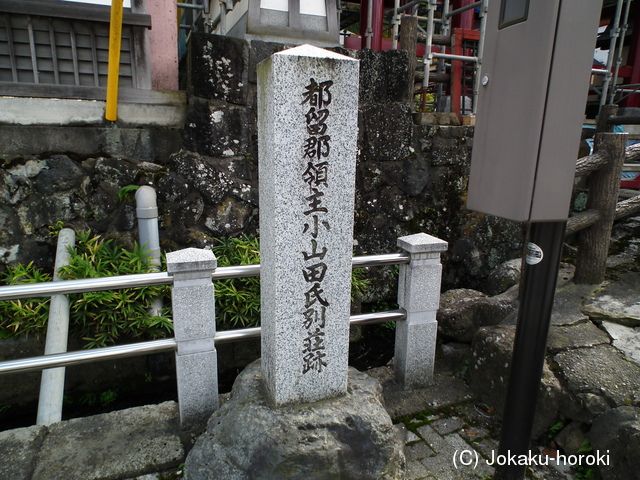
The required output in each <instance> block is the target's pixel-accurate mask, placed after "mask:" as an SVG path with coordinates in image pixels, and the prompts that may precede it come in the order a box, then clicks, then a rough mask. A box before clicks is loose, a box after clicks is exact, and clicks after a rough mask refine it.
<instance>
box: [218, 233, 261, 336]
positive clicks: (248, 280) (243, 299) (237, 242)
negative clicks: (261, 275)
mask: <svg viewBox="0 0 640 480" xmlns="http://www.w3.org/2000/svg"><path fill="white" fill-rule="evenodd" d="M216 241H217V242H218V245H216V246H214V247H213V253H215V255H216V258H217V260H218V266H219V267H229V266H234V265H256V264H258V263H260V244H259V241H258V239H257V238H256V237H252V236H249V235H243V236H241V237H239V238H226V239H216ZM215 291H216V326H217V328H218V329H220V330H229V329H232V328H242V327H255V326H257V325H259V324H260V280H259V279H258V278H255V277H245V278H232V279H228V280H220V281H217V282H215Z"/></svg>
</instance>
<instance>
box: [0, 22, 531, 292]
mask: <svg viewBox="0 0 640 480" xmlns="http://www.w3.org/2000/svg"><path fill="white" fill-rule="evenodd" d="M283 48H285V46H284V45H280V44H273V43H265V42H259V41H254V42H252V43H248V42H246V41H243V40H238V39H232V38H227V37H218V36H215V35H204V34H200V35H194V37H193V39H192V42H191V55H190V61H189V69H188V77H189V82H188V83H189V85H188V98H189V105H188V112H187V120H186V123H185V126H184V135H183V146H184V148H183V149H182V150H180V151H179V152H176V153H174V154H173V155H171V156H170V157H169V158H158V159H155V160H154V162H156V163H151V162H148V161H143V160H148V159H147V158H137V157H136V156H135V154H132V155H131V157H129V158H123V157H104V156H100V153H99V152H101V151H102V150H101V148H100V145H98V141H96V148H95V152H96V154H95V155H93V156H91V155H86V145H84V146H83V152H82V153H81V154H78V153H77V152H55V153H53V154H39V155H37V156H29V155H24V156H15V155H11V156H6V155H5V158H3V160H4V162H3V165H2V169H1V170H0V198H2V205H1V206H0V268H1V267H2V265H7V264H11V263H15V262H23V263H26V262H29V261H31V260H33V261H35V262H36V264H38V265H41V266H45V267H51V265H52V263H53V252H54V245H53V242H54V239H53V238H51V237H50V235H49V230H48V228H47V227H48V226H50V225H53V224H54V223H55V222H57V221H63V222H65V224H66V225H68V226H70V227H72V228H75V229H87V228H91V229H92V230H93V231H94V232H95V233H98V234H103V235H105V236H107V237H118V238H119V239H121V240H123V241H125V242H132V241H133V240H135V239H136V238H137V231H136V220H135V205H134V203H133V198H132V196H131V197H130V198H128V199H124V200H121V199H119V195H118V194H119V192H120V191H121V189H122V187H125V186H127V185H145V184H148V185H152V186H153V187H155V188H156V190H157V192H158V203H159V211H160V228H161V245H162V248H163V250H164V251H171V250H176V249H180V248H184V247H189V246H191V247H206V246H209V245H211V244H212V243H213V242H214V238H219V237H224V236H229V235H239V234H242V233H257V231H258V220H257V218H258V217H257V213H258V195H257V178H258V168H257V131H256V112H255V108H254V106H255V103H256V99H255V97H256V93H255V92H256V81H257V79H256V73H255V69H256V65H257V63H259V62H260V61H261V60H262V59H264V58H266V57H267V56H268V55H270V54H271V53H273V52H275V51H278V50H281V49H283ZM339 51H340V53H345V54H348V55H351V56H355V57H356V58H359V59H360V60H361V74H360V78H361V80H360V101H359V131H358V132H353V133H354V135H356V134H357V135H358V147H359V158H358V166H357V173H356V177H357V178H356V184H357V194H356V207H355V234H354V236H355V253H356V254H364V253H367V254H374V253H388V252H394V251H396V245H395V243H396V238H397V237H399V236H402V235H407V234H413V233H417V232H420V231H424V232H426V233H429V234H431V235H434V236H438V237H439V238H442V239H444V240H446V241H448V242H449V245H450V250H449V252H448V254H447V255H445V258H444V264H445V268H444V279H443V283H444V287H445V288H452V287H457V286H468V287H472V288H482V286H483V282H484V278H485V277H486V276H487V274H488V272H489V271H490V270H491V269H492V268H494V267H495V266H497V265H499V264H500V263H502V262H503V261H505V260H508V259H510V258H514V257H516V256H518V255H519V253H520V249H521V246H522V237H523V235H522V228H521V227H520V226H519V225H515V224H512V223H508V222H505V221H501V220H496V219H493V218H485V217H483V216H481V215H478V214H475V213H472V212H469V211H467V210H465V208H464V202H465V192H466V175H467V173H468V168H469V153H470V148H471V143H472V136H473V127H460V126H416V125H413V123H412V115H411V108H410V106H409V103H408V96H409V93H408V92H409V86H408V84H407V81H406V78H407V68H408V66H407V65H408V60H407V56H406V53H405V52H402V51H386V52H373V51H368V50H367V51H359V52H352V51H347V50H343V49H339ZM2 128H5V127H0V130H1V129H2ZM38 128H39V127H38ZM33 141H34V144H37V142H38V138H37V136H34V138H33ZM32 151H35V150H32ZM387 273H389V275H387V277H389V276H392V275H393V272H387ZM389 278H391V277H389ZM389 278H386V277H385V279H384V280H382V281H380V282H377V283H374V285H373V287H372V288H371V289H370V292H369V295H368V298H366V299H365V300H366V301H376V300H379V299H385V298H386V299H389V300H393V299H394V298H395V286H394V285H393V282H392V281H389Z"/></svg>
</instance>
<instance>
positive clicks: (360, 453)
mask: <svg viewBox="0 0 640 480" xmlns="http://www.w3.org/2000/svg"><path fill="white" fill-rule="evenodd" d="M381 398H382V387H381V386H380V383H379V382H378V381H377V380H375V379H373V378H371V377H369V376H368V375H366V374H364V373H360V372H358V371H357V370H355V369H350V371H349V388H348V392H347V394H346V395H345V396H343V397H339V398H335V399H330V400H324V401H321V402H316V403H312V404H303V405H293V406H286V407H278V408H272V407H271V406H269V405H268V403H267V400H266V398H265V396H264V394H263V391H262V376H261V367H260V362H259V361H258V362H254V363H253V364H251V365H250V366H249V367H247V369H245V371H244V372H242V373H241V374H240V376H239V377H238V378H237V379H236V383H235V384H234V387H233V391H232V395H231V399H230V400H229V402H227V403H225V404H224V405H223V406H222V407H221V408H220V409H219V410H218V411H217V412H216V413H215V414H214V415H213V416H212V417H211V419H210V420H209V424H208V428H207V431H206V432H205V433H204V434H203V435H202V436H201V437H200V438H199V439H198V441H197V442H196V444H195V446H194V447H193V449H192V450H191V452H190V453H189V456H188V457H187V461H186V463H185V478H187V479H189V480H204V479H211V480H212V479H221V478H224V479H225V480H240V479H243V480H244V479H247V478H255V479H265V480H266V479H282V480H291V479H300V480H302V479H304V480H307V479H314V480H329V479H335V478H340V479H343V480H348V479H353V480H369V479H380V480H383V479H384V480H393V479H401V478H404V474H405V458H404V453H403V447H402V444H401V443H400V441H399V440H398V438H397V436H396V432H395V428H394V427H393V424H392V422H391V418H390V417H389V414H388V413H387V412H386V410H385V409H384V408H383V406H382V404H381Z"/></svg>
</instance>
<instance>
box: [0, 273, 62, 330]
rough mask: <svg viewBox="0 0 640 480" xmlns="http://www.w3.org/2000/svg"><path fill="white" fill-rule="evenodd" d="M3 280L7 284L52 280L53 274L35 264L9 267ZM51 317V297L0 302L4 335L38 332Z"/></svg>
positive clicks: (1, 324) (1, 326) (0, 325)
mask: <svg viewBox="0 0 640 480" xmlns="http://www.w3.org/2000/svg"><path fill="white" fill-rule="evenodd" d="M3 281H4V282H5V283H6V284H7V285H19V284H24V283H40V282H50V281H51V275H48V274H46V273H43V272H42V271H40V270H39V269H38V268H36V267H35V266H34V265H33V262H30V263H28V264H27V265H21V264H20V265H16V266H15V267H8V268H7V272H6V273H5V274H4V277H3ZM48 319H49V298H25V299H21V300H11V301H6V302H0V329H2V331H3V332H4V334H3V335H2V336H3V337H11V336H20V335H29V334H38V333H41V332H43V331H44V329H45V328H46V326H47V320H48Z"/></svg>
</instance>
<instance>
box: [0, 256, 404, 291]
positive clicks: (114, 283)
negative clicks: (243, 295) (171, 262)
mask: <svg viewBox="0 0 640 480" xmlns="http://www.w3.org/2000/svg"><path fill="white" fill-rule="evenodd" d="M402 263H409V256H408V255H406V254H403V253H390V254H386V255H366V256H361V257H353V259H352V265H353V268H361V267H376V266H384V265H399V264H402ZM259 276H260V265H259V264H258V265H239V266H234V267H219V268H217V269H216V270H215V271H214V272H213V274H212V275H211V278H212V279H213V280H214V281H215V280H226V279H230V278H241V277H259ZM171 283H173V277H172V276H171V275H169V274H168V273H167V272H156V273H138V274H134V275H119V276H113V277H101V278H83V279H79V280H61V281H59V282H47V283H31V284H29V283H27V284H22V285H8V286H6V287H0V301H4V300H18V299H21V298H37V297H50V296H51V295H73V294H76V293H87V292H98V291H101V290H118V289H122V288H136V287H151V286H158V285H171Z"/></svg>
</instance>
